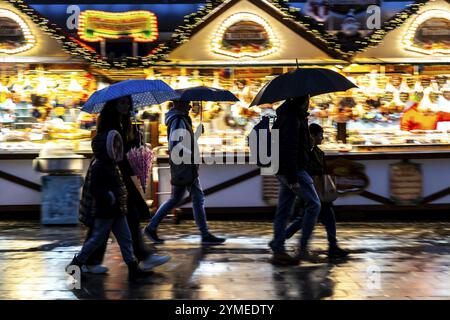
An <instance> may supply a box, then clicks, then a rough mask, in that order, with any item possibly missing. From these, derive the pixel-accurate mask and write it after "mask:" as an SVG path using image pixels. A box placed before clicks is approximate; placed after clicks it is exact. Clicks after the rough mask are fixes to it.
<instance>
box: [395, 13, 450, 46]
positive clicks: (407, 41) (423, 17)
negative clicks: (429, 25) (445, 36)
mask: <svg viewBox="0 0 450 320" xmlns="http://www.w3.org/2000/svg"><path fill="white" fill-rule="evenodd" d="M433 18H436V19H445V20H447V21H449V22H450V11H448V10H440V9H433V10H428V11H425V12H423V13H422V14H420V15H419V16H417V17H416V18H415V19H414V21H412V22H411V24H410V25H409V28H408V31H407V32H406V35H405V36H404V38H403V41H402V42H403V44H404V45H405V49H406V50H410V51H414V52H419V53H424V54H435V53H442V54H450V49H444V48H435V49H426V48H421V47H419V46H417V45H416V44H415V43H414V37H415V35H416V32H417V30H418V28H419V27H420V25H422V24H423V23H424V22H426V21H428V20H430V19H433ZM449 40H450V39H449Z"/></svg>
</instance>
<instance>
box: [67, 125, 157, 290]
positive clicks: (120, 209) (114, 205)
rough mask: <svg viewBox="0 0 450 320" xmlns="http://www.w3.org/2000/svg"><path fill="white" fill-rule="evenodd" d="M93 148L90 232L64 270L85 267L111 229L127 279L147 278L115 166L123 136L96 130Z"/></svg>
mask: <svg viewBox="0 0 450 320" xmlns="http://www.w3.org/2000/svg"><path fill="white" fill-rule="evenodd" d="M92 150H93V152H94V155H95V160H94V161H93V162H92V165H91V167H90V170H91V178H90V180H91V183H90V188H89V189H90V192H91V194H92V198H93V200H94V205H93V210H92V211H93V212H92V213H93V216H94V221H93V225H92V227H91V230H92V232H91V236H90V237H89V238H87V239H86V241H85V243H84V244H83V247H82V248H81V250H80V252H79V253H78V254H77V255H75V256H74V258H73V259H72V261H71V262H70V264H69V265H68V266H67V268H66V270H68V267H69V266H78V267H80V268H82V267H83V266H86V265H87V264H88V259H89V257H90V256H91V255H92V253H93V252H94V251H95V250H96V249H98V248H99V247H102V246H103V245H104V244H105V243H106V241H107V240H108V237H109V233H110V232H111V231H112V232H113V233H114V235H115V237H116V239H117V242H118V243H119V246H120V251H121V253H122V257H123V260H124V261H125V263H126V264H127V265H128V270H129V272H128V277H129V280H130V281H134V280H136V279H137V278H142V277H146V276H148V275H149V274H148V273H145V272H144V271H143V270H142V269H141V268H140V267H139V266H138V261H137V260H136V258H135V253H134V251H133V245H132V240H131V234H130V229H129V227H128V224H127V219H126V218H125V216H126V215H127V213H128V209H127V198H128V194H127V190H126V187H125V184H124V182H123V179H122V175H121V173H120V170H119V167H118V165H117V163H118V162H119V161H121V160H122V159H123V142H122V137H121V136H120V134H119V132H117V131H116V130H108V131H103V132H101V133H98V134H97V135H96V136H95V137H94V139H92Z"/></svg>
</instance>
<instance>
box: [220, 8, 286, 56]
mask: <svg viewBox="0 0 450 320" xmlns="http://www.w3.org/2000/svg"><path fill="white" fill-rule="evenodd" d="M277 48H278V39H277V38H276V36H275V33H274V32H273V30H272V28H271V27H270V25H269V23H267V21H266V20H264V19H263V18H261V17H260V16H258V15H256V14H254V13H249V12H241V13H235V14H233V15H231V16H230V17H228V18H227V19H226V20H225V21H224V22H223V23H222V24H221V25H220V27H219V28H218V30H217V31H216V33H215V35H214V38H213V41H212V49H213V51H214V52H215V53H219V54H222V55H226V56H230V57H234V58H243V57H250V58H257V57H262V56H265V55H269V54H271V53H274V52H275V51H276V50H277Z"/></svg>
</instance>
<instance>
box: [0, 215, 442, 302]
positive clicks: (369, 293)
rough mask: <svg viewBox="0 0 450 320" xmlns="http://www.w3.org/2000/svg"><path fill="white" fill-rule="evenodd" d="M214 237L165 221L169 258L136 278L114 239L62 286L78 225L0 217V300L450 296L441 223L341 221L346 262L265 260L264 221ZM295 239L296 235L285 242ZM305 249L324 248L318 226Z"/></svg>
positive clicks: (221, 229)
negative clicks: (99, 262)
mask: <svg viewBox="0 0 450 320" xmlns="http://www.w3.org/2000/svg"><path fill="white" fill-rule="evenodd" d="M210 225H211V229H212V230H213V231H214V233H215V234H218V235H224V236H226V237H228V238H229V240H228V241H227V243H226V244H225V245H223V246H209V247H202V246H201V245H200V243H199V242H200V237H199V236H198V235H197V229H196V227H195V225H194V223H193V222H192V221H185V222H183V223H181V224H179V225H173V224H171V223H170V222H167V223H164V224H163V225H162V226H161V229H160V232H159V233H160V235H161V236H162V237H164V238H166V239H167V242H166V244H164V245H160V246H158V252H159V253H161V254H169V255H171V256H172V260H171V261H170V262H169V263H167V264H166V265H163V266H161V267H158V268H156V269H155V270H154V272H153V274H152V275H151V276H150V277H149V278H146V279H143V280H141V281H139V282H138V283H133V284H130V283H128V281H127V268H126V266H125V264H124V263H123V262H122V258H121V255H120V252H119V248H118V246H117V243H116V242H115V241H112V240H110V242H111V243H110V245H109V248H108V252H107V255H106V258H105V264H106V265H107V266H108V267H109V268H110V272H109V274H108V275H106V276H100V275H83V276H82V278H81V287H82V288H81V289H80V290H70V288H69V286H68V277H67V276H66V274H65V273H64V267H65V265H66V264H67V263H68V262H69V261H70V260H71V258H72V257H73V255H74V254H75V252H77V251H78V249H79V248H80V245H81V241H82V239H84V237H83V236H84V233H85V229H84V228H82V227H43V226H41V225H39V223H37V222H14V223H12V222H0V299H450V224H448V223H408V224H401V223H365V224H361V223H359V224H357V223H351V224H350V223H349V224H340V225H339V226H338V237H339V239H340V243H341V245H342V246H343V247H345V248H347V249H349V250H350V251H351V257H350V258H349V259H347V260H346V261H328V262H327V263H322V264H310V263H301V264H300V265H299V266H297V267H279V266H273V265H271V264H270V263H269V262H268V261H269V258H270V251H269V250H268V248H267V243H268V241H269V240H270V238H271V232H272V226H271V224H270V223H268V222H254V221H252V222H230V221H228V222H211V223H210ZM287 248H288V249H289V250H294V249H295V248H296V239H292V240H290V241H289V242H288V243H287ZM312 248H313V249H314V250H316V251H319V252H322V253H325V251H326V248H327V243H326V237H325V233H324V230H323V228H321V227H318V228H317V229H316V231H315V237H314V241H313V242H312Z"/></svg>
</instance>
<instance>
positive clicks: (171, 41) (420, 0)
mask: <svg viewBox="0 0 450 320" xmlns="http://www.w3.org/2000/svg"><path fill="white" fill-rule="evenodd" d="M0 1H6V2H9V3H10V4H12V5H14V6H15V7H16V8H17V9H18V10H20V11H22V12H23V13H25V14H26V15H28V16H29V17H30V19H32V20H33V22H35V23H36V24H37V25H39V26H40V27H41V28H42V29H43V30H44V31H45V32H46V33H47V34H49V35H51V36H52V37H53V38H54V39H56V40H57V41H59V43H60V44H61V46H62V47H63V49H64V50H65V51H67V52H69V53H70V54H72V55H74V56H76V57H82V58H83V59H84V60H86V61H88V62H89V63H90V64H92V65H93V66H94V67H96V68H98V69H111V68H114V69H127V68H146V67H150V66H152V65H155V64H158V65H160V64H161V65H168V64H170V63H172V64H180V63H182V62H178V61H169V60H168V58H170V54H171V53H172V52H173V51H174V50H175V49H177V48H179V47H180V46H181V45H182V44H183V43H185V42H186V41H188V40H189V39H191V37H193V36H194V35H195V34H196V33H197V32H199V31H200V30H201V29H203V28H205V27H207V26H208V24H210V23H211V21H213V20H214V18H215V17H217V16H219V15H220V13H221V12H223V11H226V10H227V8H229V7H231V6H233V5H234V4H235V3H237V2H239V1H242V0H206V1H196V0H183V1H176V0H174V1H172V0H170V1H167V0H164V1H162V0H160V1H139V2H136V3H133V4H123V5H118V6H119V7H115V5H112V3H116V1H112V0H98V1H96V2H95V3H94V4H93V3H92V1H87V0H86V1H84V0H81V1H77V5H80V6H83V5H86V6H97V5H98V6H103V7H105V8H115V9H114V10H116V11H117V10H118V11H121V10H124V9H123V8H124V7H127V8H128V7H130V8H131V7H133V6H154V9H152V10H160V11H158V15H160V16H161V17H162V18H161V19H160V22H161V26H162V25H164V27H163V28H162V30H160V31H161V37H160V39H159V41H160V42H156V43H155V46H156V47H155V48H154V49H153V50H152V51H151V53H150V54H149V55H147V56H143V57H122V58H117V59H113V60H109V59H103V58H101V56H100V55H99V54H98V52H97V51H98V48H97V51H96V50H95V49H94V48H93V47H92V46H91V45H88V44H87V43H85V42H83V41H82V40H80V39H78V38H77V37H76V35H75V34H71V33H70V32H68V30H65V20H63V19H61V21H59V20H58V21H57V23H54V22H55V21H56V20H55V21H54V16H55V17H56V16H57V14H55V15H54V16H52V12H49V10H50V5H51V8H52V10H56V11H58V12H59V11H61V10H62V9H61V8H59V7H58V5H60V6H62V7H64V8H66V7H67V5H68V4H69V3H67V2H68V1H66V0H61V1H50V0H49V1H47V0H26V1H24V0H0ZM248 1H250V2H252V3H254V4H256V5H257V6H258V7H260V8H261V9H262V10H264V11H266V12H267V13H269V14H271V15H273V17H274V18H275V19H277V20H278V21H279V22H281V23H283V24H284V25H286V26H287V27H288V28H289V29H290V30H292V31H293V32H295V33H297V34H298V35H299V36H301V37H303V38H304V39H306V40H307V41H309V42H310V43H311V44H313V45H314V46H315V47H317V48H319V49H320V50H322V51H323V52H325V53H326V56H327V57H324V59H321V61H322V63H334V62H336V63H340V64H342V63H344V62H343V61H344V60H346V61H352V62H356V61H361V62H362V61H364V60H358V59H362V58H364V59H367V58H368V59H370V58H371V57H366V56H364V55H361V52H363V51H365V52H368V50H370V49H369V48H370V47H374V46H377V45H378V44H379V43H380V42H382V41H383V40H384V38H385V37H386V36H387V35H389V33H390V32H391V30H394V31H395V29H398V28H400V26H402V24H403V23H404V22H405V21H406V20H407V19H408V17H410V16H411V15H414V14H415V13H416V12H417V11H418V10H419V9H420V8H421V7H422V6H423V5H424V4H426V3H428V2H433V0H416V1H407V2H405V1H402V0H398V1H397V2H398V6H399V7H398V9H395V12H397V13H395V14H393V15H392V16H391V18H390V19H387V20H386V21H385V22H384V23H383V25H382V27H381V28H380V29H378V30H376V31H375V32H373V33H372V34H369V35H368V36H366V37H364V38H361V39H356V40H355V41H351V42H349V44H350V45H349V44H348V43H347V45H343V43H342V41H341V40H342V39H340V38H339V37H338V36H337V35H336V34H335V33H333V32H329V31H327V30H326V26H325V24H324V23H321V22H319V21H317V20H315V19H313V18H312V17H309V16H307V15H306V14H305V13H304V10H303V6H304V2H305V1H302V0H299V1H289V2H288V1H284V0H272V1H268V0H248ZM443 1H445V0H443ZM446 2H448V1H446ZM169 3H170V5H171V7H170V9H169V7H168V4H169ZM406 3H408V4H407V5H406V6H404V4H406ZM402 4H403V5H402ZM120 6H122V7H120ZM133 8H134V7H133ZM175 8H177V9H176V10H174V9H175ZM299 8H300V9H302V10H299ZM114 10H113V11H114ZM50 11H51V10H50ZM62 12H63V13H64V14H66V12H65V11H62ZM169 16H170V17H172V16H173V17H174V18H173V19H170V21H169V19H166V18H167V17H169ZM55 19H56V18H55ZM175 26H176V28H175V30H174V31H173V30H171V29H172V28H174V27H175ZM392 32H393V31H392ZM161 41H162V42H161ZM352 57H355V59H353V60H352ZM377 58H378V57H377ZM392 58H394V57H387V58H386V59H387V60H386V59H385V60H384V61H386V63H388V62H387V61H389V59H392ZM334 60H336V61H334ZM277 61H278V63H280V62H282V61H283V59H282V58H280V59H278V60H277ZM375 61H376V60H375V59H372V62H374V63H375ZM391 61H392V60H391ZM302 62H303V63H305V64H314V63H316V61H314V59H309V61H308V60H305V61H302ZM221 63H222V65H227V64H235V63H236V62H234V61H233V62H230V63H223V62H221ZM200 64H201V65H208V64H209V65H217V62H215V61H212V62H211V61H210V62H208V61H204V62H202V63H200Z"/></svg>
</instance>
